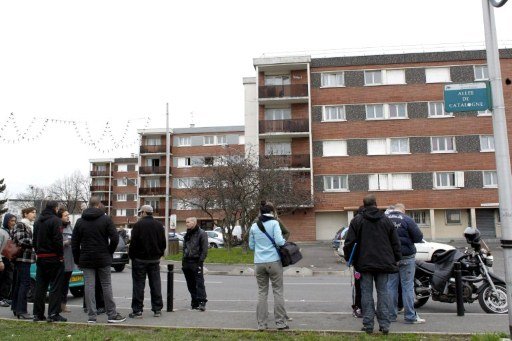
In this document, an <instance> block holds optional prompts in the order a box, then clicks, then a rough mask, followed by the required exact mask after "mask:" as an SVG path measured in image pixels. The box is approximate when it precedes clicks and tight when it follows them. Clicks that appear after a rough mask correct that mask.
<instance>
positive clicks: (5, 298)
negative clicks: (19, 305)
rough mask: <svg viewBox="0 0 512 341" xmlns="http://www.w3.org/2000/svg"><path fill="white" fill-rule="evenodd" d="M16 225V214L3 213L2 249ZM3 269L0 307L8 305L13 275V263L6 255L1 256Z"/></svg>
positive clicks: (0, 273) (0, 285)
mask: <svg viewBox="0 0 512 341" xmlns="http://www.w3.org/2000/svg"><path fill="white" fill-rule="evenodd" d="M14 225H16V216H15V215H14V214H11V213H6V214H5V215H4V219H3V223H2V236H4V237H3V238H2V239H3V240H4V242H3V244H4V246H2V251H3V249H4V248H5V246H6V244H7V241H8V240H9V239H11V230H12V229H13V228H14ZM2 264H3V268H4V269H3V271H2V272H0V307H9V306H10V305H11V303H12V301H11V285H12V276H13V264H12V262H11V260H10V259H8V258H7V257H2Z"/></svg>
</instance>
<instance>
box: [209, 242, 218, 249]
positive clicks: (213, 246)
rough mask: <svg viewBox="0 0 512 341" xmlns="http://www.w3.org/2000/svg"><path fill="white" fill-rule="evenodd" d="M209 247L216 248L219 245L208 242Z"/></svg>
mask: <svg viewBox="0 0 512 341" xmlns="http://www.w3.org/2000/svg"><path fill="white" fill-rule="evenodd" d="M210 247H212V248H214V249H216V248H218V247H219V246H218V245H217V244H215V243H210Z"/></svg>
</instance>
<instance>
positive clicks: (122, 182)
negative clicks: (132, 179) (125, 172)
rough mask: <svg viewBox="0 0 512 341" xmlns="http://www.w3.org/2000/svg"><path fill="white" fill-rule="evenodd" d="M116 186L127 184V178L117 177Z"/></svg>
mask: <svg viewBox="0 0 512 341" xmlns="http://www.w3.org/2000/svg"><path fill="white" fill-rule="evenodd" d="M117 186H120V187H124V186H128V179H127V178H122V179H117Z"/></svg>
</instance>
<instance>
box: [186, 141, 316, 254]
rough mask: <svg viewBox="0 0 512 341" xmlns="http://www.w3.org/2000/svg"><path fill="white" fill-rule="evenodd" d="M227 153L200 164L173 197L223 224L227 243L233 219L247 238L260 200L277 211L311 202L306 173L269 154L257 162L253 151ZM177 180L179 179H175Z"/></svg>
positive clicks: (229, 245) (230, 149)
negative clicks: (192, 175)
mask: <svg viewBox="0 0 512 341" xmlns="http://www.w3.org/2000/svg"><path fill="white" fill-rule="evenodd" d="M226 153H227V155H224V156H221V157H218V158H216V159H215V160H214V162H213V164H212V165H211V167H204V168H202V170H201V174H200V176H199V177H197V178H195V179H194V181H192V182H189V183H188V184H187V186H181V187H187V188H186V190H185V191H183V192H182V195H177V196H176V197H177V198H178V199H179V200H181V201H182V202H183V203H184V204H185V205H189V206H190V207H194V208H199V209H201V210H202V211H203V212H205V213H206V214H207V215H208V216H209V217H210V218H211V219H212V220H217V222H218V223H219V224H220V225H221V226H224V227H225V230H224V231H223V235H224V239H225V241H226V244H227V247H228V248H230V247H231V244H232V241H233V229H234V227H235V225H237V223H239V224H240V226H241V228H242V235H243V236H244V240H245V242H246V241H247V231H248V229H249V228H250V226H251V225H252V223H253V222H254V220H255V219H256V217H257V216H258V214H259V206H260V202H261V200H269V201H273V202H274V204H275V205H276V207H278V209H279V211H280V212H281V213H286V212H292V211H294V210H296V209H298V208H301V207H306V206H310V205H312V198H311V188H310V185H309V183H310V181H309V175H308V174H306V173H304V172H300V171H296V170H292V169H291V168H290V167H285V166H284V165H283V164H282V160H281V159H279V158H273V159H268V160H262V161H264V162H262V163H261V165H260V164H259V162H258V160H257V159H256V157H255V154H254V152H252V151H249V152H247V153H244V152H243V151H240V150H236V149H233V148H229V147H227V148H226ZM178 181H179V180H178Z"/></svg>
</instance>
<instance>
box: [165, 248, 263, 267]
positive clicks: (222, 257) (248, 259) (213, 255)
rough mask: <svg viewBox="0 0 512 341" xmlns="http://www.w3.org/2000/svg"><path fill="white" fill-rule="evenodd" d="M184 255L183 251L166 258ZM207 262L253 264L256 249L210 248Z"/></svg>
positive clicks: (173, 258) (178, 258) (170, 258)
mask: <svg viewBox="0 0 512 341" xmlns="http://www.w3.org/2000/svg"><path fill="white" fill-rule="evenodd" d="M182 257H183V251H180V253H178V254H177V255H170V256H167V257H166V258H165V259H167V260H173V261H180V260H181V258H182ZM204 262H205V263H221V264H253V263H254V251H251V250H248V251H247V252H243V250H242V248H241V247H233V248H231V250H229V251H228V249H227V248H221V249H213V248H212V249H208V256H207V257H206V259H205V261H204Z"/></svg>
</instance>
